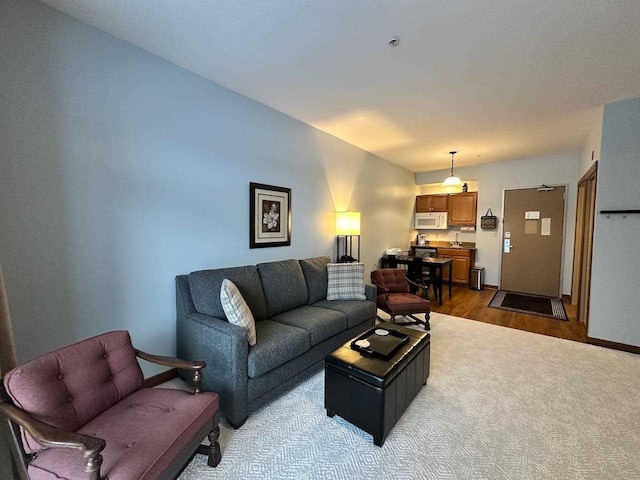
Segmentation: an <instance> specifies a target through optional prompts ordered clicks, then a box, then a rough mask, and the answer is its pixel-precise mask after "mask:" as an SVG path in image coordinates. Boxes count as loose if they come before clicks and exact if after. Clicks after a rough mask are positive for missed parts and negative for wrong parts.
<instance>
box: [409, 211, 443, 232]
mask: <svg viewBox="0 0 640 480" xmlns="http://www.w3.org/2000/svg"><path fill="white" fill-rule="evenodd" d="M415 229H416V230H446V229H447V212H428V213H416V220H415Z"/></svg>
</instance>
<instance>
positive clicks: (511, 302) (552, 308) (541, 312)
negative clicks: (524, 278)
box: [489, 290, 569, 321]
mask: <svg viewBox="0 0 640 480" xmlns="http://www.w3.org/2000/svg"><path fill="white" fill-rule="evenodd" d="M489 306H490V307H491V308H499V309H501V310H509V311H511V312H519V313H528V314H529V315H538V316H540V317H548V318H555V319H556V320H565V321H568V320H569V319H568V318H567V312H566V311H565V309H564V304H563V303H562V300H561V299H559V298H552V297H541V296H538V295H527V294H524V293H514V292H506V291H504V290H498V291H497V292H496V294H495V295H494V296H493V298H492V299H491V302H489Z"/></svg>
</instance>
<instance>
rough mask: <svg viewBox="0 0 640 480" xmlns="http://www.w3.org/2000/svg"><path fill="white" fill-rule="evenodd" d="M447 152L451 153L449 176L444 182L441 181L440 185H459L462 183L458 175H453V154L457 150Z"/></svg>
mask: <svg viewBox="0 0 640 480" xmlns="http://www.w3.org/2000/svg"><path fill="white" fill-rule="evenodd" d="M449 153H450V154H451V176H449V177H447V178H445V179H444V182H442V185H444V186H446V187H451V186H454V185H460V184H461V183H462V182H461V181H460V179H459V178H458V177H456V176H454V175H453V156H454V155H455V154H456V153H458V152H449Z"/></svg>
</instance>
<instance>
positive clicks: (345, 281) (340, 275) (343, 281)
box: [327, 263, 367, 300]
mask: <svg viewBox="0 0 640 480" xmlns="http://www.w3.org/2000/svg"><path fill="white" fill-rule="evenodd" d="M327 274H328V276H329V285H328V287H327V300H366V299H367V296H366V295H365V289H364V263H330V264H329V265H327Z"/></svg>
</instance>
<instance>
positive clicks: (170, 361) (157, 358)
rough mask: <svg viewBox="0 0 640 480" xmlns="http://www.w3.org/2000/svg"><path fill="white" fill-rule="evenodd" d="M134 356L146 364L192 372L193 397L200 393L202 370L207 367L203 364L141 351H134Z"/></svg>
mask: <svg viewBox="0 0 640 480" xmlns="http://www.w3.org/2000/svg"><path fill="white" fill-rule="evenodd" d="M135 351H136V355H137V356H138V357H140V358H142V359H143V360H146V361H148V362H152V363H157V364H158V365H164V366H165V367H173V368H179V369H181V370H193V385H194V387H195V389H194V392H193V393H194V395H198V394H200V393H202V386H201V385H202V371H201V370H202V369H203V368H204V367H206V366H207V364H206V363H205V362H201V361H193V362H192V361H190V360H181V359H179V358H173V357H163V356H161V355H152V354H150V353H145V352H143V351H141V350H138V349H137V348H136V349H135Z"/></svg>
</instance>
